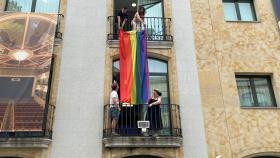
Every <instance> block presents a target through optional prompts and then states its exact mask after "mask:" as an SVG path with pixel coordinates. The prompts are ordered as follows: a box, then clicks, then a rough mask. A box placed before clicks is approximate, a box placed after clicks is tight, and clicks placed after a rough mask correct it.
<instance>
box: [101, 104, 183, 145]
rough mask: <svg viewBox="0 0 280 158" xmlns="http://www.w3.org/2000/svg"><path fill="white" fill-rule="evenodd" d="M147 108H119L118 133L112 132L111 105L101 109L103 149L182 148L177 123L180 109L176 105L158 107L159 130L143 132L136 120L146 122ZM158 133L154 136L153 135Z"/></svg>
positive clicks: (133, 106)
mask: <svg viewBox="0 0 280 158" xmlns="http://www.w3.org/2000/svg"><path fill="white" fill-rule="evenodd" d="M147 108H148V107H147V105H121V112H120V116H119V120H118V125H117V128H116V129H115V131H116V133H117V134H113V133H112V128H111V114H110V105H105V106H104V128H103V143H104V145H105V147H180V146H181V145H182V131H181V120H180V106H179V105H175V104H161V123H162V126H161V127H160V128H157V127H155V126H154V127H153V129H151V128H148V129H147V132H142V130H141V128H138V126H137V121H143V120H147V119H146V118H147V115H151V118H153V116H152V115H158V113H154V112H152V113H149V114H148V113H147ZM154 131H157V135H152V134H151V133H154Z"/></svg>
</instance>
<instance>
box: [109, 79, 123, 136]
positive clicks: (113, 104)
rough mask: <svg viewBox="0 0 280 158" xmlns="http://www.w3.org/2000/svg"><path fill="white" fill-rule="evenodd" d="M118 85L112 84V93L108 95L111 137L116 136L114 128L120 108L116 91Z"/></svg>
mask: <svg viewBox="0 0 280 158" xmlns="http://www.w3.org/2000/svg"><path fill="white" fill-rule="evenodd" d="M118 89H119V85H118V83H116V82H114V83H113V84H112V92H111V95H110V112H111V118H112V135H118V134H117V133H116V126H117V124H118V120H119V115H120V111H121V108H120V106H119V96H118V93H117V91H118Z"/></svg>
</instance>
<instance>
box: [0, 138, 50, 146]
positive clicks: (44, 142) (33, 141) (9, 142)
mask: <svg viewBox="0 0 280 158" xmlns="http://www.w3.org/2000/svg"><path fill="white" fill-rule="evenodd" d="M51 142H52V140H51V139H48V138H0V148H48V147H49V144H51Z"/></svg>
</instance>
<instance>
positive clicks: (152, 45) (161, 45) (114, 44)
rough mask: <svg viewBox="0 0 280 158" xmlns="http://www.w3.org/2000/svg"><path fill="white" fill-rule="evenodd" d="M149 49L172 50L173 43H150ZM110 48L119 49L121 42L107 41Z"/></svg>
mask: <svg viewBox="0 0 280 158" xmlns="http://www.w3.org/2000/svg"><path fill="white" fill-rule="evenodd" d="M147 43H148V48H172V46H173V41H148V42H147ZM107 44H108V45H109V47H110V48H117V47H119V40H107Z"/></svg>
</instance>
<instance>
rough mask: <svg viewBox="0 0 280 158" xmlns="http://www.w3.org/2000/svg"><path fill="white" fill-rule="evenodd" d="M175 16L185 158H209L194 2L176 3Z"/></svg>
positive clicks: (174, 7)
mask: <svg viewBox="0 0 280 158" xmlns="http://www.w3.org/2000/svg"><path fill="white" fill-rule="evenodd" d="M172 13H173V16H172V23H173V33H174V34H173V35H174V51H175V53H176V67H177V74H178V87H179V104H180V105H181V122H182V132H183V138H184V140H183V148H184V157H185V158H207V157H208V153H207V143H206V138H205V130H204V123H203V112H202V104H201V95H200V89H199V80H198V70H197V65H196V54H195V53H196V52H195V45H194V37H193V28H192V16H191V9H190V1H189V0H172Z"/></svg>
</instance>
